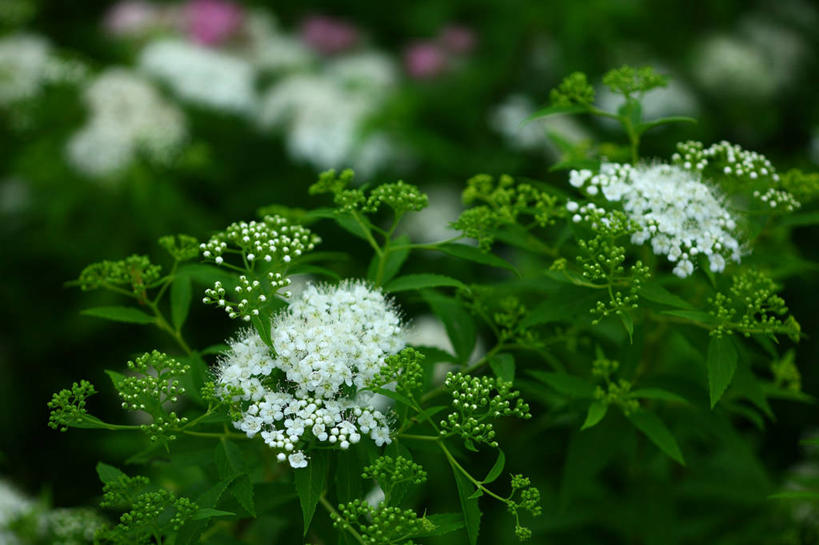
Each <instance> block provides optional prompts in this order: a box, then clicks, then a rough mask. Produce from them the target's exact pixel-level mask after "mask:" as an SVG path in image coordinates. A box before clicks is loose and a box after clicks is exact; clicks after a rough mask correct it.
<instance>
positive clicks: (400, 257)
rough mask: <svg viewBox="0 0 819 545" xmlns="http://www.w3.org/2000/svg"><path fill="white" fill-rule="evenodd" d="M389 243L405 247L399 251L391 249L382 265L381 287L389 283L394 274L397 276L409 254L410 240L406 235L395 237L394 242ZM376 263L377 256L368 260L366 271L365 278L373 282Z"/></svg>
mask: <svg viewBox="0 0 819 545" xmlns="http://www.w3.org/2000/svg"><path fill="white" fill-rule="evenodd" d="M391 243H392V244H397V245H401V246H406V247H405V248H401V249H399V250H392V249H391V250H390V251H389V253H388V254H387V259H386V262H385V263H384V270H383V271H382V273H381V284H382V285H383V284H386V283H387V282H389V281H390V280H391V279H392V278H393V277H394V276H395V275H396V274H398V272H399V271H400V270H401V267H403V265H404V262H405V261H406V260H407V258H408V257H409V254H410V248H409V246H408V245H409V243H410V238H409V237H408V236H407V235H401V236H400V237H397V238H396V239H395V240H393V241H391ZM378 261H379V259H378V255H374V256H373V258H372V260H370V266H369V268H368V269H367V278H368V279H370V280H371V281H373V282H375V280H376V277H377V276H378Z"/></svg>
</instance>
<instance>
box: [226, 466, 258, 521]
mask: <svg viewBox="0 0 819 545" xmlns="http://www.w3.org/2000/svg"><path fill="white" fill-rule="evenodd" d="M230 493H231V494H232V495H233V497H234V498H236V500H237V501H238V502H239V505H241V506H242V508H243V509H244V510H245V511H247V512H248V513H250V514H251V515H252V516H254V517H255V516H256V502H255V501H254V499H253V483H252V482H250V477H249V476H248V475H240V476H239V477H238V478H237V479H236V480H235V481H233V484H232V485H231V487H230Z"/></svg>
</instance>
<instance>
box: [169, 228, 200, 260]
mask: <svg viewBox="0 0 819 545" xmlns="http://www.w3.org/2000/svg"><path fill="white" fill-rule="evenodd" d="M159 245H160V246H162V247H163V248H165V250H166V251H167V252H168V253H169V254H170V255H171V257H172V258H173V259H174V261H190V260H191V259H196V258H197V257H198V256H199V241H198V240H197V239H196V237H192V236H190V235H184V234H179V235H166V236H164V237H161V238H160V239H159Z"/></svg>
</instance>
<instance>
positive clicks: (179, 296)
mask: <svg viewBox="0 0 819 545" xmlns="http://www.w3.org/2000/svg"><path fill="white" fill-rule="evenodd" d="M191 283H192V282H191V277H190V276H187V275H176V278H174V280H173V282H171V323H172V324H173V327H174V328H175V329H176V330H177V331H179V329H180V328H181V327H182V324H184V323H185V320H186V319H187V318H188V311H189V310H190V308H191V298H192V297H193V289H192V287H191Z"/></svg>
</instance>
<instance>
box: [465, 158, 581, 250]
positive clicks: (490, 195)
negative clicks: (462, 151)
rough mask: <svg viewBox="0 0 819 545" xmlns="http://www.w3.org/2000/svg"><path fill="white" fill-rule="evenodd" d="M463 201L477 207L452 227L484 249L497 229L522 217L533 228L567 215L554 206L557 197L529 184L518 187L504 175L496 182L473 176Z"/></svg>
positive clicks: (493, 179)
mask: <svg viewBox="0 0 819 545" xmlns="http://www.w3.org/2000/svg"><path fill="white" fill-rule="evenodd" d="M463 201H464V203H466V204H475V203H480V204H478V206H475V207H473V208H470V209H468V210H466V211H464V212H463V213H462V214H461V216H460V217H459V218H458V220H457V221H456V222H455V223H454V224H453V227H454V228H455V229H458V230H460V231H462V232H463V233H464V234H465V235H466V236H468V237H470V238H474V239H476V240H477V241H478V244H479V245H480V246H481V248H483V249H489V248H490V247H491V246H492V243H493V242H494V240H495V233H494V232H495V231H496V230H497V229H499V228H501V227H504V226H508V225H512V224H515V223H517V222H518V221H519V216H521V215H522V214H527V215H530V216H532V218H533V219H534V224H533V225H530V226H528V227H527V229H528V228H531V227H533V226H534V225H537V226H540V227H546V226H547V225H552V224H553V223H554V222H555V221H556V219H557V218H563V217H565V216H566V211H565V208H564V207H562V206H557V202H558V198H557V197H556V196H554V195H550V194H549V193H546V192H544V191H541V190H539V189H537V188H536V187H534V186H533V185H531V184H526V183H520V184H518V183H516V182H515V180H514V179H513V178H512V177H511V176H508V175H506V174H504V175H502V176H501V177H500V178H498V180H497V182H496V181H495V178H494V177H492V176H490V175H488V174H478V175H477V176H473V177H472V178H470V179H469V180H468V181H467V187H466V189H465V190H464V192H463Z"/></svg>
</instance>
